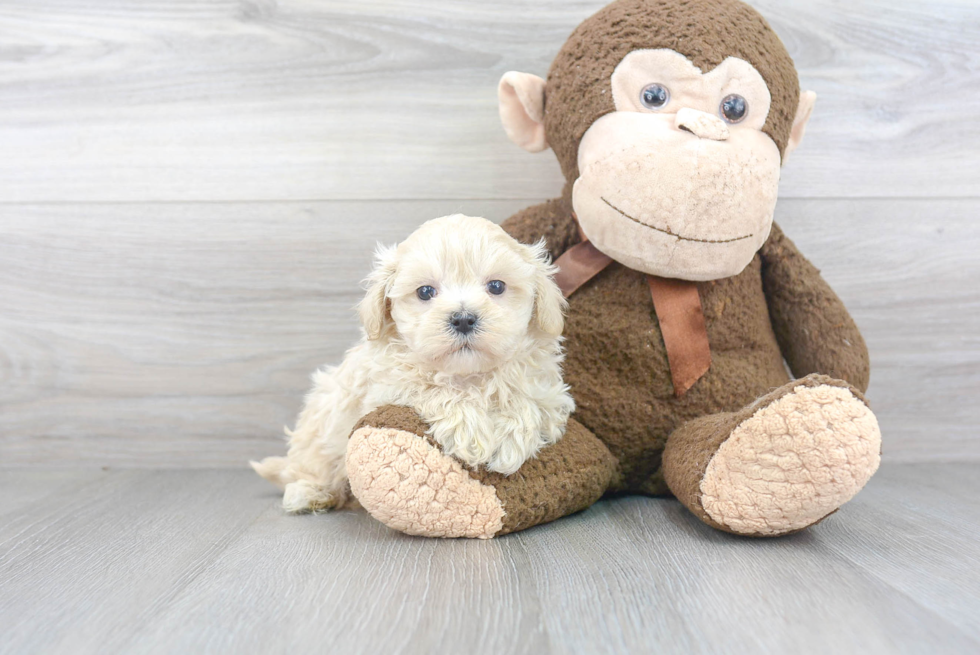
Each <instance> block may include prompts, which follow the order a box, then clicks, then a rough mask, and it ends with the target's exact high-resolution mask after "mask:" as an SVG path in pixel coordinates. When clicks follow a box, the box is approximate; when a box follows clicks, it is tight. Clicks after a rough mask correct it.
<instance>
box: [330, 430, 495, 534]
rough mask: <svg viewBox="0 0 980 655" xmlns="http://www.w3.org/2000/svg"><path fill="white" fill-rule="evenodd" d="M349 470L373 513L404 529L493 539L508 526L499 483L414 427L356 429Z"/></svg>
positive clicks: (356, 491)
mask: <svg viewBox="0 0 980 655" xmlns="http://www.w3.org/2000/svg"><path fill="white" fill-rule="evenodd" d="M347 475H348V477H349V478H350V486H351V491H353V493H354V495H355V496H356V497H357V499H358V500H359V501H360V503H361V505H362V506H363V507H364V508H365V509H366V510H367V511H368V512H370V513H371V516H373V517H374V518H376V519H378V520H379V521H381V522H382V523H384V524H385V525H387V526H388V527H389V528H393V529H395V530H399V531H400V532H405V533H407V534H413V535H421V536H426V537H477V538H480V539H489V538H490V537H492V536H494V535H495V534H497V533H498V532H500V530H501V528H502V527H503V518H504V509H503V505H502V504H501V502H500V500H499V499H498V498H497V494H496V491H495V490H494V488H493V487H491V486H488V485H485V484H482V483H480V482H479V481H477V480H475V479H473V478H472V477H470V475H469V474H468V473H467V472H466V470H465V469H464V468H463V466H462V464H460V463H459V462H458V461H456V460H455V459H453V458H451V457H448V456H446V455H444V454H443V453H442V452H441V451H440V450H439V449H438V448H436V447H435V446H433V445H432V444H430V443H429V442H428V441H427V440H426V439H424V438H423V437H420V436H418V435H417V434H414V433H412V432H406V431H404V430H397V429H395V428H377V427H363V428H360V429H358V430H355V431H354V433H353V434H352V435H351V438H350V443H348V445H347Z"/></svg>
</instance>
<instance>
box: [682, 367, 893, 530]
mask: <svg viewBox="0 0 980 655" xmlns="http://www.w3.org/2000/svg"><path fill="white" fill-rule="evenodd" d="M880 451H881V433H880V431H879V428H878V422H877V420H876V419H875V416H874V414H872V413H871V411H870V410H869V409H868V406H867V403H866V401H865V400H864V398H863V396H862V395H861V393H860V392H859V391H858V390H857V389H855V388H854V387H851V386H849V385H847V384H846V383H843V382H841V381H839V380H834V379H833V378H829V377H827V376H822V375H810V376H807V377H806V378H803V379H801V380H796V381H793V382H790V383H788V384H785V385H783V386H782V387H780V388H779V389H777V390H775V391H773V392H772V393H770V394H768V395H767V396H765V397H763V398H761V399H760V400H759V401H757V402H756V403H754V404H753V405H751V406H749V407H746V408H744V409H742V410H740V411H738V412H730V413H721V414H712V415H709V416H705V417H701V418H699V419H695V420H693V421H690V422H688V423H686V424H685V425H683V426H682V427H681V428H679V429H678V430H676V431H675V432H674V433H673V434H672V435H671V437H670V440H669V441H668V442H667V448H666V450H665V452H664V470H665V471H666V473H667V483H668V485H669V486H670V489H671V491H672V492H673V493H674V495H676V496H677V498H678V499H679V500H680V501H681V502H682V503H684V505H685V506H686V507H688V508H689V509H690V510H691V511H692V512H694V513H695V514H696V515H698V516H699V517H700V518H701V519H702V520H704V521H705V522H706V523H708V524H709V525H712V526H714V527H716V528H719V529H721V530H725V531H728V532H735V533H737V534H743V535H748V536H775V535H781V534H788V533H790V532H794V531H796V530H799V529H800V528H803V527H806V526H809V525H812V524H814V523H815V522H817V521H819V520H821V519H823V518H824V517H825V516H827V515H829V514H830V513H832V512H834V511H835V510H836V509H837V508H838V507H839V506H840V505H842V504H843V503H844V502H846V501H847V500H849V499H850V498H851V497H853V496H854V494H856V493H857V492H858V490H860V489H861V487H863V486H864V484H865V483H866V482H867V481H868V479H869V478H870V477H871V476H872V475H873V474H874V472H875V471H876V470H877V469H878V464H879V462H880Z"/></svg>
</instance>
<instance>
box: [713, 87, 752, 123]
mask: <svg viewBox="0 0 980 655" xmlns="http://www.w3.org/2000/svg"><path fill="white" fill-rule="evenodd" d="M719 111H720V112H721V117H722V118H724V119H725V120H726V121H728V122H729V123H741V122H742V120H743V119H744V118H745V115H746V114H748V113H749V103H747V102H746V101H745V98H743V97H742V96H740V95H736V94H734V93H733V94H732V95H730V96H725V99H724V100H722V101H721V107H719Z"/></svg>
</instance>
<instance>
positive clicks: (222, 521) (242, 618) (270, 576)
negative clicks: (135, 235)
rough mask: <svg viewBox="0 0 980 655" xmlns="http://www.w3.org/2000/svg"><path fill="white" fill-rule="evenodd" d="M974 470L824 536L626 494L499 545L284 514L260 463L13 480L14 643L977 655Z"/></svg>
mask: <svg viewBox="0 0 980 655" xmlns="http://www.w3.org/2000/svg"><path fill="white" fill-rule="evenodd" d="M978 492H980V466H978V465H976V464H917V465H902V464H890V465H885V467H884V468H883V470H882V471H881V472H880V473H879V474H878V476H877V477H875V478H874V479H873V480H872V482H871V483H870V485H869V487H868V488H867V489H866V490H865V491H864V492H863V493H862V494H861V495H860V496H859V497H858V498H857V499H855V500H854V501H853V502H852V503H850V504H849V505H847V506H846V507H845V508H844V509H843V510H841V511H840V512H839V513H837V514H836V515H834V516H832V517H830V518H829V519H827V520H826V521H824V522H823V523H821V524H820V525H819V526H817V527H816V528H814V529H812V530H810V531H809V532H806V533H803V534H799V535H795V536H792V537H788V538H785V539H777V540H749V539H741V538H736V537H732V536H729V535H726V534H722V533H719V532H715V531H713V530H711V529H710V528H707V527H706V526H704V525H702V524H701V523H699V522H698V521H697V520H696V519H694V518H693V517H692V516H691V515H689V514H688V513H686V511H685V510H683V509H682V508H681V506H680V505H679V504H678V503H677V502H676V501H673V500H664V499H650V498H640V497H632V498H622V499H614V500H607V501H602V502H600V503H599V504H597V505H596V506H594V507H593V508H591V509H589V510H587V511H586V512H583V513H581V514H578V515H576V516H573V517H569V518H566V519H564V520H561V521H558V522H556V523H553V524H550V525H547V526H541V527H538V528H535V529H532V530H529V531H527V532H524V533H518V534H515V535H511V536H509V537H504V538H501V539H497V540H493V541H465V540H457V541H451V540H426V539H421V538H413V537H407V536H404V535H401V534H398V533H395V532H392V531H390V530H388V529H387V528H385V527H383V526H382V525H381V524H380V523H378V522H377V521H375V520H374V519H372V518H371V517H370V516H368V515H367V514H365V513H364V512H361V511H357V512H353V511H344V512H339V513H331V514H323V515H318V516H302V517H288V516H285V515H284V514H283V513H282V511H281V510H280V509H279V507H278V498H277V497H276V494H275V492H274V489H273V488H272V487H270V486H268V485H267V484H266V483H264V482H263V481H261V480H259V479H258V478H257V477H256V476H255V475H254V474H252V473H251V472H250V471H244V470H194V471H191V470H157V471H153V470H142V471H140V470H121V471H116V470H108V471H101V470H88V471H80V470H69V471H64V470H62V471H51V470H48V471H43V470H37V469H23V470H7V471H3V472H0V526H2V528H0V652H3V653H28V652H31V653H100V654H102V653H113V652H127V653H143V652H180V653H202V652H218V653H263V654H264V653H280V652H291V653H297V652H311V651H316V652H330V653H347V652H366V653H437V652H457V653H535V654H541V653H552V652H554V653H567V652H581V653H603V652H615V653H620V652H657V653H674V652H677V653H700V652H704V653H724V652H732V653H739V652H767V653H855V652H861V653H904V652H923V653H926V652H927V653H930V654H936V653H977V652H980V500H978V497H980V493H978Z"/></svg>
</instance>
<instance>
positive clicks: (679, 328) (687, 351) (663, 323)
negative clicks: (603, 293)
mask: <svg viewBox="0 0 980 655" xmlns="http://www.w3.org/2000/svg"><path fill="white" fill-rule="evenodd" d="M576 220H577V219H576ZM579 234H580V236H581V237H582V241H581V243H577V244H575V245H574V246H572V247H571V248H569V249H568V250H566V251H565V252H564V254H562V255H561V257H559V258H558V260H557V261H556V262H555V264H557V265H558V269H559V270H558V273H557V274H556V275H555V282H556V283H557V284H558V288H560V289H561V292H562V293H563V294H564V295H565V297H566V298H568V297H569V296H570V295H572V294H573V293H575V292H576V291H577V290H578V289H579V288H580V287H581V286H582V285H583V284H585V283H586V282H588V281H589V280H591V279H592V278H594V277H595V276H596V275H598V274H599V273H600V272H601V271H603V270H604V269H605V268H606V267H607V266H609V264H611V263H612V262H613V259H612V257H610V256H609V255H606V254H604V253H602V252H600V251H599V249H598V248H596V247H595V246H594V245H592V243H591V242H590V241H589V240H588V238H587V237H586V236H585V234H584V233H582V229H581V227H580V228H579ZM647 284H648V285H649V287H650V297H651V298H652V299H653V308H654V310H655V311H656V312H657V321H659V323H660V332H661V334H662V335H663V338H664V347H665V348H666V349H667V362H668V364H669V365H670V378H671V381H672V382H673V384H674V395H675V396H677V397H680V396H683V395H684V394H685V393H686V392H687V390H688V389H690V388H691V387H693V386H694V383H695V382H697V381H698V380H700V379H701V376H702V375H704V374H705V373H707V372H708V369H709V368H710V367H711V347H710V345H709V344H708V329H707V327H706V325H705V322H704V312H703V311H702V310H701V297H700V296H699V295H698V285H697V283H696V282H689V281H687V280H676V279H669V278H662V277H657V276H655V275H647Z"/></svg>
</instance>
